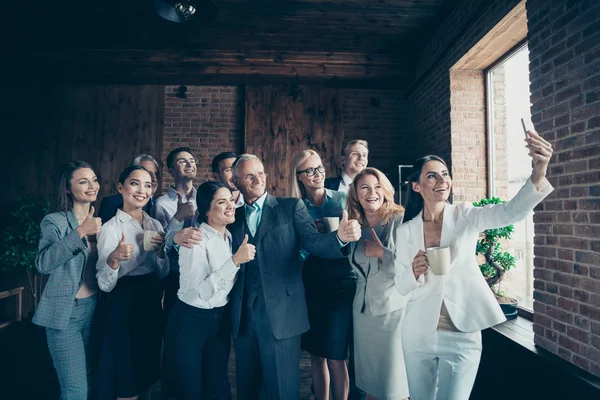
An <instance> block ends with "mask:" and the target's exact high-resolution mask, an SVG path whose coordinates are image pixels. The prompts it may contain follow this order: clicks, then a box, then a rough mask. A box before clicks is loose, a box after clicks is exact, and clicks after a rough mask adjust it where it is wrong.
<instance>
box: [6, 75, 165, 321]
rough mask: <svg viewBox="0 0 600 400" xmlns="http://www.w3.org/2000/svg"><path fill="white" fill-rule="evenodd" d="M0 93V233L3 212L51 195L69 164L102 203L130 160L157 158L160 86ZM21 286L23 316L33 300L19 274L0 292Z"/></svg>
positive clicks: (23, 88)
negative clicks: (87, 175)
mask: <svg viewBox="0 0 600 400" xmlns="http://www.w3.org/2000/svg"><path fill="white" fill-rule="evenodd" d="M4 89H5V90H4V96H3V99H2V104H1V107H0V110H1V112H2V121H3V124H2V125H1V127H0V136H1V138H2V146H0V180H1V182H2V188H3V191H2V196H0V226H1V223H2V218H3V215H4V214H5V212H6V206H7V205H8V204H10V203H12V202H14V201H15V200H16V199H17V198H19V197H22V196H26V195H30V194H34V195H43V196H47V197H50V196H52V195H53V194H54V191H55V188H56V178H57V174H58V172H59V169H60V167H61V165H62V164H64V163H65V162H67V161H70V160H74V159H80V160H85V161H87V162H89V163H90V164H91V165H92V166H93V167H94V168H95V169H96V171H97V173H98V174H99V176H100V177H101V193H100V194H101V196H104V195H106V194H111V193H114V192H115V182H116V180H117V179H118V174H119V173H120V171H121V170H122V169H123V167H125V166H126V165H128V164H129V163H130V162H131V160H132V159H133V158H134V157H135V156H136V155H138V154H139V153H141V152H145V153H150V154H152V155H155V156H156V155H158V156H159V157H160V155H161V154H162V142H163V115H164V87H162V86H63V87H58V86H40V85H32V84H25V85H23V84H19V85H16V84H9V85H5V86H4ZM101 196H100V197H99V198H98V202H97V204H96V205H97V206H98V205H99V204H100V200H101ZM97 208H98V207H96V209H97ZM21 285H23V286H25V292H24V297H23V303H24V304H23V311H24V315H27V314H28V313H29V312H31V311H33V301H32V297H31V291H30V289H29V286H28V285H27V280H26V278H25V274H24V273H23V275H21V276H8V277H5V276H0V290H5V289H9V288H12V287H16V286H21ZM1 313H2V310H0V314H1Z"/></svg>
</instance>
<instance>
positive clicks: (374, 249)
mask: <svg viewBox="0 0 600 400" xmlns="http://www.w3.org/2000/svg"><path fill="white" fill-rule="evenodd" d="M384 249H385V247H384V246H383V244H382V243H381V240H379V237H378V236H377V234H376V233H375V230H374V229H373V228H371V240H368V239H365V256H367V257H378V258H379V259H380V260H383V255H384Z"/></svg>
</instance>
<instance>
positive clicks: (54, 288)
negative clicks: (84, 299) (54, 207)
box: [33, 210, 89, 330]
mask: <svg viewBox="0 0 600 400" xmlns="http://www.w3.org/2000/svg"><path fill="white" fill-rule="evenodd" d="M78 226H79V222H77V218H76V217H75V213H74V212H73V210H69V211H67V212H56V213H52V214H48V215H46V216H45V217H44V219H43V220H42V223H41V224H40V227H41V229H42V236H41V238H40V244H39V248H38V253H37V255H36V256H35V266H36V267H37V269H38V271H40V273H42V274H50V278H48V283H47V284H46V287H45V288H44V292H43V293H42V297H41V299H40V304H39V306H38V308H37V310H36V312H35V315H34V316H33V323H35V324H37V325H41V326H45V327H48V328H53V329H60V330H62V329H66V328H67V325H68V324H69V318H70V317H71V311H72V309H73V303H74V301H73V300H74V299H75V296H76V295H77V292H78V291H79V287H80V286H81V284H82V283H83V276H84V270H85V268H86V265H87V259H88V253H89V250H88V246H87V241H86V240H85V239H81V238H80V237H79V234H78V233H77V231H76V229H77V227H78Z"/></svg>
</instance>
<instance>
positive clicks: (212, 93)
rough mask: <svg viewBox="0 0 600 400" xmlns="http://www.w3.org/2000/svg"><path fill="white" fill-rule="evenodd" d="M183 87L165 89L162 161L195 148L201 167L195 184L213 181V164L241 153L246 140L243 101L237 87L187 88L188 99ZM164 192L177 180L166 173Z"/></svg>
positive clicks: (198, 163)
mask: <svg viewBox="0 0 600 400" xmlns="http://www.w3.org/2000/svg"><path fill="white" fill-rule="evenodd" d="M178 87H179V86H167V87H166V88H165V127H164V146H163V154H162V161H163V163H165V164H166V159H167V155H168V154H169V152H170V151H171V150H173V149H175V148H177V147H180V146H188V147H190V148H191V149H192V155H193V156H194V157H196V163H197V168H198V174H197V179H196V182H194V184H195V185H196V186H197V185H198V184H200V183H201V182H204V181H206V180H209V179H211V176H210V174H211V170H210V163H211V161H212V159H213V157H214V156H216V155H217V154H219V153H221V152H223V151H235V152H238V153H239V152H240V151H241V150H242V141H243V122H244V121H243V101H242V100H240V97H241V96H242V93H241V91H242V90H241V89H239V88H238V87H235V86H187V92H186V98H181V97H178V96H177V89H178ZM162 182H163V183H162V184H163V191H166V190H167V189H168V187H169V186H170V185H172V184H173V178H172V177H171V175H170V174H169V173H168V172H167V168H166V165H165V168H164V170H163V181H162Z"/></svg>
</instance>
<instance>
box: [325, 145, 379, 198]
mask: <svg viewBox="0 0 600 400" xmlns="http://www.w3.org/2000/svg"><path fill="white" fill-rule="evenodd" d="M341 160H342V175H340V176H334V177H331V178H327V179H325V188H326V189H331V190H338V191H341V192H346V193H348V188H349V187H350V184H351V183H352V181H353V180H354V177H355V176H356V175H358V174H359V173H360V172H361V171H362V170H363V169H365V168H366V167H367V165H368V163H369V144H368V143H367V141H366V140H360V139H357V140H351V141H349V142H348V143H346V145H345V146H344V148H343V149H342V156H341Z"/></svg>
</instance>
